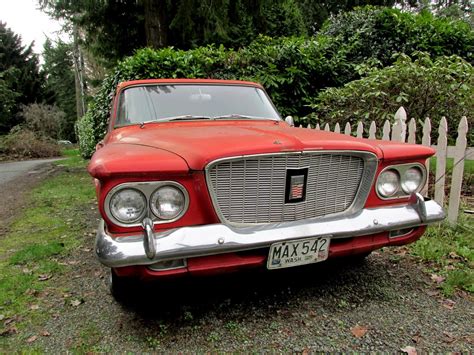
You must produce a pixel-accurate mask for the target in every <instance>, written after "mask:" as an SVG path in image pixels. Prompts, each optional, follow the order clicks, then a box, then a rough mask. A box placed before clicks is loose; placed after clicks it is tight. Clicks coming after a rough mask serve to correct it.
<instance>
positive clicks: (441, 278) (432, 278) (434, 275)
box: [431, 274, 446, 284]
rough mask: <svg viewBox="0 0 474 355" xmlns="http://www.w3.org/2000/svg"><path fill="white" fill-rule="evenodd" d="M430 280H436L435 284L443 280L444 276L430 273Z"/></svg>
mask: <svg viewBox="0 0 474 355" xmlns="http://www.w3.org/2000/svg"><path fill="white" fill-rule="evenodd" d="M431 280H433V281H434V282H436V283H437V284H440V283H441V282H443V281H444V280H446V278H445V277H443V276H440V275H436V274H431Z"/></svg>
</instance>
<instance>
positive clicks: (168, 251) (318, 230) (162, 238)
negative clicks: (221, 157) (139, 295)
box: [96, 200, 445, 267]
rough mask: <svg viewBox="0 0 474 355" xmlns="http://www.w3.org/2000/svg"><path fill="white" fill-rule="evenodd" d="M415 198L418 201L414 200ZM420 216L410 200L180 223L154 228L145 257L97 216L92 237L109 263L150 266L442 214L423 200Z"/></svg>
mask: <svg viewBox="0 0 474 355" xmlns="http://www.w3.org/2000/svg"><path fill="white" fill-rule="evenodd" d="M420 203H421V202H420ZM422 204H423V205H424V210H425V211H426V216H425V217H423V216H420V215H419V213H418V208H417V207H415V206H413V205H396V206H388V207H381V208H370V209H369V208H367V209H363V210H361V211H359V212H358V213H356V214H354V215H352V216H348V217H345V218H332V219H329V220H325V221H317V220H314V221H309V220H303V221H296V222H286V223H276V224H271V225H257V226H249V227H242V228H235V227H231V226H227V225H224V224H211V225H205V226H194V227H183V228H177V229H171V230H166V231H163V232H156V233H155V234H154V241H155V243H154V245H155V246H156V255H155V257H154V258H153V259H149V258H148V257H147V256H146V250H145V246H144V236H143V234H140V235H133V236H128V237H118V238H114V237H112V236H110V235H109V234H108V233H107V232H106V230H105V225H104V222H103V221H101V222H100V225H99V228H98V231H97V239H96V254H97V257H98V258H99V260H100V262H101V263H102V264H104V265H106V266H109V267H122V266H129V265H150V264H153V263H156V262H159V261H166V260H172V259H178V258H183V259H184V258H191V257H197V256H205V255H213V254H222V253H229V252H236V251H243V250H251V249H258V248H266V247H269V246H270V245H271V244H273V243H275V242H281V241H285V240H295V239H303V238H308V237H318V236H328V235H331V238H348V237H357V236H361V235H369V234H374V233H380V232H385V231H391V230H398V229H404V228H414V227H418V226H421V225H425V224H428V223H433V222H438V221H441V220H443V219H444V217H445V213H444V211H443V209H442V208H441V206H439V205H438V204H437V203H436V202H435V201H431V200H430V201H423V202H422Z"/></svg>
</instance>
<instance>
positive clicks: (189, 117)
mask: <svg viewBox="0 0 474 355" xmlns="http://www.w3.org/2000/svg"><path fill="white" fill-rule="evenodd" d="M212 119H213V117H211V116H195V115H181V116H172V117H165V118H163V121H184V120H212Z"/></svg>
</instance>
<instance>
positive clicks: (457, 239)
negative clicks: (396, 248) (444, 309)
mask: <svg viewBox="0 0 474 355" xmlns="http://www.w3.org/2000/svg"><path fill="white" fill-rule="evenodd" d="M473 245H474V218H472V217H467V218H464V219H461V220H460V221H459V223H458V224H457V225H449V224H447V223H443V224H439V225H435V226H431V227H429V228H428V231H427V233H426V234H425V236H424V237H423V238H421V239H420V240H418V241H417V242H416V243H414V244H412V245H410V251H411V254H412V255H415V256H417V257H418V258H420V259H421V260H423V261H424V262H426V263H427V264H428V265H429V268H430V272H432V273H433V274H436V275H439V276H442V277H444V278H445V280H444V281H443V282H441V283H440V288H441V289H442V291H443V293H444V294H445V295H446V296H450V295H452V294H453V293H454V292H455V291H456V290H464V291H467V292H470V293H474V248H473Z"/></svg>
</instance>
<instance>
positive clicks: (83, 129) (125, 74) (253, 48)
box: [77, 8, 474, 157]
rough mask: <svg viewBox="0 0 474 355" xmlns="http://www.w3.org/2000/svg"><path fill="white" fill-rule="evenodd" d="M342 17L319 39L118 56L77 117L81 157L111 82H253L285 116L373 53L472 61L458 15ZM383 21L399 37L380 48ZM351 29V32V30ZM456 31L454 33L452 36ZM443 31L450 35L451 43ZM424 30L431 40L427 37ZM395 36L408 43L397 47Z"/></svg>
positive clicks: (472, 34) (468, 32)
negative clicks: (444, 56) (346, 19)
mask: <svg viewBox="0 0 474 355" xmlns="http://www.w3.org/2000/svg"><path fill="white" fill-rule="evenodd" d="M343 16H344V15H341V16H340V17H337V16H336V17H334V18H333V19H331V21H330V22H329V23H328V24H327V25H326V26H325V27H324V29H323V32H322V33H321V34H320V35H318V36H317V37H312V38H302V37H292V38H278V39H272V38H269V37H264V36H261V37H259V38H258V39H257V40H256V41H254V42H253V43H252V44H250V45H249V46H248V47H246V48H242V49H239V50H238V51H234V50H227V49H225V48H223V47H222V46H221V47H215V46H208V47H200V48H196V49H193V50H189V51H183V50H175V49H173V48H165V49H161V50H152V49H149V48H145V49H141V50H138V51H137V52H136V54H135V55H133V56H131V57H128V58H126V59H124V60H123V61H122V62H120V63H119V64H118V66H117V67H116V69H115V72H114V73H113V74H111V75H109V76H108V77H107V78H106V80H104V82H103V84H102V87H101V89H100V90H99V92H98V94H97V95H96V97H95V98H94V100H93V102H92V103H91V104H90V107H89V111H88V113H87V114H86V116H85V117H84V118H83V119H81V120H80V121H79V123H78V125H77V133H78V137H79V141H80V146H81V153H82V155H83V156H84V157H89V156H90V155H91V154H92V153H93V152H94V149H95V145H96V143H97V142H98V141H99V140H100V139H102V137H103V136H104V134H105V132H106V128H107V119H108V118H109V116H110V103H111V100H112V98H113V95H114V92H115V88H116V86H117V84H118V83H119V82H122V81H126V80H133V79H146V78H216V79H244V80H252V81H257V82H260V83H261V84H262V85H263V86H264V87H265V88H266V89H267V91H268V93H269V94H270V96H271V97H272V100H273V101H274V103H275V105H276V106H277V108H278V109H279V111H280V112H281V113H282V115H283V116H286V115H294V116H299V117H302V116H306V115H308V114H309V113H310V106H309V104H311V103H314V102H315V100H316V96H317V95H318V92H319V91H320V90H321V89H323V88H326V87H331V86H340V85H343V84H345V83H347V82H348V81H350V80H354V79H358V78H360V73H359V71H358V69H359V68H360V67H359V66H360V64H362V63H366V62H367V61H373V60H378V56H381V60H380V61H379V62H381V63H383V64H385V61H388V62H390V63H391V62H393V61H394V60H395V59H394V57H393V55H394V54H395V53H396V52H398V51H405V50H406V51H407V52H406V53H408V54H411V53H412V51H413V50H417V49H425V48H426V46H428V45H433V46H435V47H433V48H431V49H432V50H430V51H429V52H430V53H431V54H433V55H440V54H451V51H452V48H455V49H456V50H457V49H459V48H463V49H462V50H461V49H459V50H458V52H459V53H458V54H459V55H461V56H464V57H466V58H467V59H468V60H471V61H472V52H473V51H472V39H473V38H474V31H473V30H472V29H470V28H469V27H465V26H464V23H463V22H462V21H458V22H455V21H451V20H446V19H437V18H434V17H433V16H431V15H414V14H404V13H401V12H400V11H398V10H392V9H375V8H361V9H358V10H356V11H354V12H351V13H349V14H348V15H347V16H349V17H350V16H352V17H351V18H350V19H351V21H349V23H348V28H349V30H348V31H344V26H343V20H344V17H343ZM418 17H423V19H418ZM430 21H431V22H430ZM430 23H431V27H430V26H429V24H430ZM388 26H395V27H394V28H393V29H391V30H392V31H395V32H396V33H398V35H397V36H401V37H397V36H395V37H393V38H392V37H390V38H392V40H390V41H392V42H393V45H391V46H389V45H387V46H386V47H382V45H383V44H386V43H384V41H383V36H388V35H389V33H388ZM443 26H445V27H446V28H444V27H443ZM358 29H360V31H359V32H357V30H358ZM353 31H355V32H356V33H355V34H354V35H351V34H350V33H351V32H353ZM377 31H382V33H383V35H382V34H381V35H375V34H376V33H377ZM430 31H432V32H430ZM456 31H460V33H456V34H454V32H456ZM447 34H452V35H453V36H454V37H453V38H455V40H456V41H457V42H456V44H455V45H453V44H451V42H450V41H451V38H449V37H448V36H447ZM428 35H432V36H434V37H435V38H437V41H432V42H429V41H428V39H427V38H428ZM395 39H396V41H395ZM371 40H372V42H373V43H371V42H370V41H371ZM469 41H470V42H469ZM400 42H403V43H409V44H410V45H409V46H408V45H406V46H399V43H400ZM448 42H449V43H448ZM469 46H471V47H469ZM372 47H373V48H372ZM371 48H372V49H371ZM469 48H471V50H470V51H469ZM367 49H369V50H367Z"/></svg>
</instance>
